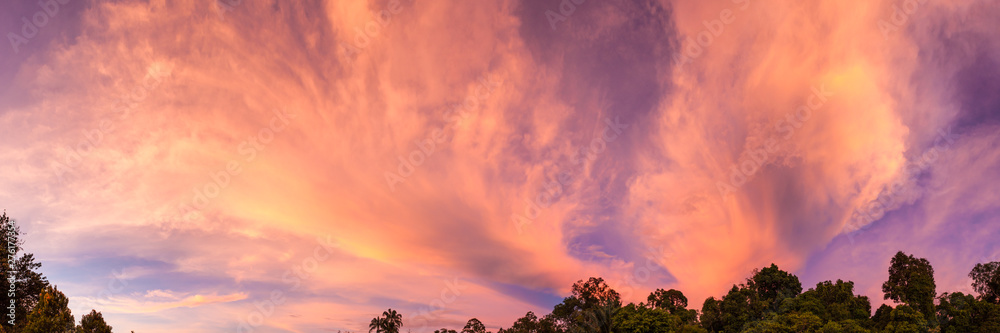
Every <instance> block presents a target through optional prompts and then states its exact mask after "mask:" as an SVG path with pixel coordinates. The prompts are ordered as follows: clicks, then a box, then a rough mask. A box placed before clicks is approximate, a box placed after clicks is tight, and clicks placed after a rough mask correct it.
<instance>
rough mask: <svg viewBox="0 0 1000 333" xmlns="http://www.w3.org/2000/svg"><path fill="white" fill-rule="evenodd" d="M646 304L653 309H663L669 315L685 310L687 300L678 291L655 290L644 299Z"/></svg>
mask: <svg viewBox="0 0 1000 333" xmlns="http://www.w3.org/2000/svg"><path fill="white" fill-rule="evenodd" d="M646 302H647V304H649V306H651V307H653V308H654V309H664V310H667V312H670V313H671V314H676V313H677V312H679V311H681V310H687V306H688V299H687V297H684V293H682V292H680V290H676V289H670V290H663V289H656V291H654V292H652V293H650V294H649V296H648V297H646Z"/></svg>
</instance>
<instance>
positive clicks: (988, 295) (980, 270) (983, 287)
mask: <svg viewBox="0 0 1000 333" xmlns="http://www.w3.org/2000/svg"><path fill="white" fill-rule="evenodd" d="M969 277H970V278H972V288H973V289H975V290H976V292H977V293H979V299H981V300H983V301H986V302H990V303H993V304H1000V262H997V261H994V262H990V263H985V264H982V263H980V264H976V267H974V268H972V271H971V272H969Z"/></svg>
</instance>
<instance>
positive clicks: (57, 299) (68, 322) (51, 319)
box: [22, 286, 75, 333]
mask: <svg viewBox="0 0 1000 333" xmlns="http://www.w3.org/2000/svg"><path fill="white" fill-rule="evenodd" d="M73 324H74V319H73V314H72V313H71V312H70V310H69V298H67V297H66V295H65V294H63V293H62V292H60V291H59V289H57V288H56V287H55V286H48V287H45V290H43V291H42V293H41V294H40V295H39V297H38V304H37V305H36V306H35V307H34V308H33V309H31V313H29V314H28V323H27V324H26V325H25V327H24V330H23V331H22V332H24V333H72V332H73V330H74V328H75V327H74V326H73Z"/></svg>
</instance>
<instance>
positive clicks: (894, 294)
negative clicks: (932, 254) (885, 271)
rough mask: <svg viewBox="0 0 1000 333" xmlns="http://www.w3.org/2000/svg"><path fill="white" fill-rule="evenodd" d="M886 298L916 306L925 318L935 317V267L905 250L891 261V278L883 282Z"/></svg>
mask: <svg viewBox="0 0 1000 333" xmlns="http://www.w3.org/2000/svg"><path fill="white" fill-rule="evenodd" d="M882 292H884V293H885V299H891V300H893V301H895V302H897V303H905V304H907V305H909V306H910V307H913V308H915V309H916V310H918V311H919V312H920V313H921V314H923V315H924V318H925V319H934V297H935V296H937V294H936V292H935V285H934V268H933V267H931V264H930V262H928V261H927V259H924V258H914V257H913V256H912V255H906V254H905V253H903V251H899V252H897V253H896V256H894V257H892V260H891V261H890V263H889V280H888V281H886V282H885V283H883V284H882Z"/></svg>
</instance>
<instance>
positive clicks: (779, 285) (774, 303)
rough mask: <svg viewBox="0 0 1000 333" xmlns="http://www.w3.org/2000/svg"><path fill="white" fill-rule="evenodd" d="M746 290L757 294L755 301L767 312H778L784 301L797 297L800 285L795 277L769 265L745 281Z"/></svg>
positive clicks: (800, 288) (775, 266)
mask: <svg viewBox="0 0 1000 333" xmlns="http://www.w3.org/2000/svg"><path fill="white" fill-rule="evenodd" d="M747 288H749V289H750V290H752V291H753V292H754V293H756V294H757V296H756V301H757V302H760V303H761V304H760V307H761V308H763V309H765V310H767V311H772V312H773V311H778V307H779V306H780V305H781V302H782V301H784V300H785V299H789V298H792V297H795V296H797V295H798V294H799V293H801V292H802V283H800V282H799V278H798V277H796V276H795V275H792V274H789V273H788V272H785V271H783V270H781V269H779V268H778V266H777V265H775V264H771V266H770V267H765V268H764V269H761V270H755V271H754V274H753V277H751V278H750V279H749V280H747Z"/></svg>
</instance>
